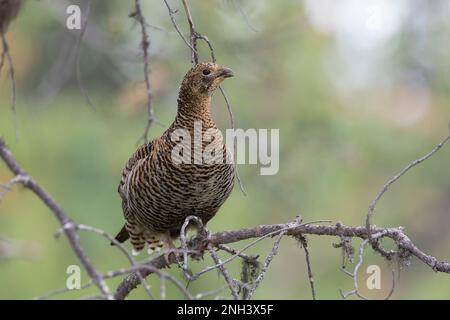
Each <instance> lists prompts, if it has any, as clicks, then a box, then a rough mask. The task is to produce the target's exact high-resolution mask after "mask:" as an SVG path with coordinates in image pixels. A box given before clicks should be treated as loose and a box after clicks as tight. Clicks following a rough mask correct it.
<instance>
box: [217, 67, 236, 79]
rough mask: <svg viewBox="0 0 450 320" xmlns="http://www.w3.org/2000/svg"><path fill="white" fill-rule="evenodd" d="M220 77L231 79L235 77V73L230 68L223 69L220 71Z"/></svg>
mask: <svg viewBox="0 0 450 320" xmlns="http://www.w3.org/2000/svg"><path fill="white" fill-rule="evenodd" d="M218 76H219V77H223V78H230V77H234V73H233V70H231V69H229V68H222V69H220V70H219V74H218Z"/></svg>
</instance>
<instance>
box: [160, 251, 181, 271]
mask: <svg viewBox="0 0 450 320" xmlns="http://www.w3.org/2000/svg"><path fill="white" fill-rule="evenodd" d="M177 253H178V249H177V248H168V249H166V250H164V253H163V255H164V260H165V261H166V263H167V266H168V267H169V268H170V264H171V262H172V261H174V260H175V261H176V260H177ZM171 254H173V255H174V258H173V259H172V260H171V258H170V255H171Z"/></svg>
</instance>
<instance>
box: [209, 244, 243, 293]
mask: <svg viewBox="0 0 450 320" xmlns="http://www.w3.org/2000/svg"><path fill="white" fill-rule="evenodd" d="M208 251H209V253H210V254H211V257H212V258H213V260H214V263H215V264H216V265H218V269H219V270H220V272H221V273H222V275H223V277H224V279H225V281H226V283H227V285H228V287H229V288H230V291H231V295H232V296H233V299H234V300H239V294H238V292H237V290H236V286H235V284H234V280H233V279H232V278H231V276H230V274H229V273H228V270H227V269H226V268H225V266H224V265H223V263H222V261H221V260H220V258H219V255H218V254H217V252H216V251H215V250H214V249H213V247H212V246H211V244H208Z"/></svg>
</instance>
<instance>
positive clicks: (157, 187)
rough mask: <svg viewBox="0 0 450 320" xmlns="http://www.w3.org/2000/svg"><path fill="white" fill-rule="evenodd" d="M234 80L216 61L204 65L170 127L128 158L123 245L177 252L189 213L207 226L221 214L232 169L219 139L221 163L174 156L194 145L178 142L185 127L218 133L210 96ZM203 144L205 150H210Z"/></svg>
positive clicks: (195, 71) (187, 80)
mask: <svg viewBox="0 0 450 320" xmlns="http://www.w3.org/2000/svg"><path fill="white" fill-rule="evenodd" d="M231 76H233V73H232V71H231V70H230V69H228V68H223V67H220V66H218V65H217V64H215V63H201V64H197V65H196V66H195V67H193V68H192V69H191V70H189V72H188V73H187V74H186V75H185V77H184V79H183V82H182V84H181V87H180V91H179V96H178V110H177V115H176V117H175V120H174V122H173V123H172V125H171V126H170V127H169V128H168V129H167V130H166V131H165V132H164V133H163V134H162V136H161V137H159V138H157V139H154V140H153V141H151V142H149V143H146V144H143V145H141V146H140V147H139V148H138V149H137V150H136V152H135V153H134V154H133V155H132V157H131V158H130V159H129V160H128V162H127V164H126V165H125V168H124V169H123V173H122V179H121V181H120V184H119V190H118V191H119V194H120V196H121V198H122V209H123V213H124V217H125V220H126V223H125V226H124V227H123V228H122V230H121V231H120V232H119V234H118V235H117V236H116V240H117V241H119V242H123V241H126V240H127V239H128V238H130V240H131V244H132V246H133V249H134V250H135V251H137V252H138V251H141V250H142V249H143V248H144V247H145V244H146V243H147V245H148V248H149V249H150V250H154V249H156V248H161V247H165V248H173V242H172V240H173V239H175V238H177V237H178V236H179V233H180V229H181V227H182V225H183V223H184V221H185V219H186V217H188V216H190V215H194V216H197V217H199V218H201V220H202V222H203V223H204V224H206V223H207V222H208V221H209V220H210V219H211V218H212V217H213V216H214V215H215V214H216V212H217V211H218V210H219V208H220V206H221V205H222V204H223V203H224V202H225V200H226V199H227V198H228V196H229V194H230V193H231V191H232V189H233V185H234V175H235V172H234V166H233V164H232V161H231V158H230V154H229V152H228V150H227V148H226V146H225V144H224V143H223V142H222V140H221V139H214V140H212V141H211V142H210V143H209V145H211V144H214V147H215V148H216V150H221V151H222V155H221V161H220V163H219V162H217V163H201V164H198V163H196V162H195V161H194V160H195V159H194V154H193V153H191V155H190V160H191V163H182V164H177V163H176V162H174V159H173V157H172V151H173V148H174V147H175V146H176V145H177V144H178V145H179V144H185V146H188V147H192V150H193V149H195V147H194V141H193V140H194V139H191V141H188V140H186V141H184V140H183V139H181V140H179V141H174V139H173V133H175V132H176V131H177V130H179V129H184V130H186V132H189V134H190V135H191V136H194V130H195V128H194V127H195V123H200V124H201V130H202V134H203V133H205V132H207V130H218V129H217V126H216V124H215V123H214V120H213V119H212V117H211V96H212V93H213V91H214V90H215V89H216V88H217V87H218V86H219V84H220V83H221V82H222V81H223V79H225V78H228V77H231ZM206 145H207V144H206V143H205V142H202V145H201V146H202V150H204V148H205V147H206Z"/></svg>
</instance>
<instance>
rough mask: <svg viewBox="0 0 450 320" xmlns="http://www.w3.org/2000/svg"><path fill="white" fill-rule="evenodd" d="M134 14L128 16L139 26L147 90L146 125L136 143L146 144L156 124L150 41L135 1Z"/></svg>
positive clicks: (137, 3)
mask: <svg viewBox="0 0 450 320" xmlns="http://www.w3.org/2000/svg"><path fill="white" fill-rule="evenodd" d="M134 4H135V5H134V10H135V11H134V12H133V13H132V14H131V15H130V17H133V18H134V19H136V20H137V21H138V22H139V24H140V25H141V34H142V40H141V46H142V52H143V54H144V55H143V59H144V80H145V88H146V90H147V124H146V125H145V129H144V133H143V135H142V136H141V137H140V138H139V140H138V142H139V141H141V140H144V142H145V143H147V142H148V132H149V130H150V127H151V126H152V124H153V122H157V119H156V118H155V113H154V110H153V94H152V88H151V84H150V76H149V75H150V67H149V46H150V40H149V36H148V33H147V23H146V22H145V17H144V15H143V14H142V10H141V1H140V0H135V2H134Z"/></svg>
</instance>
